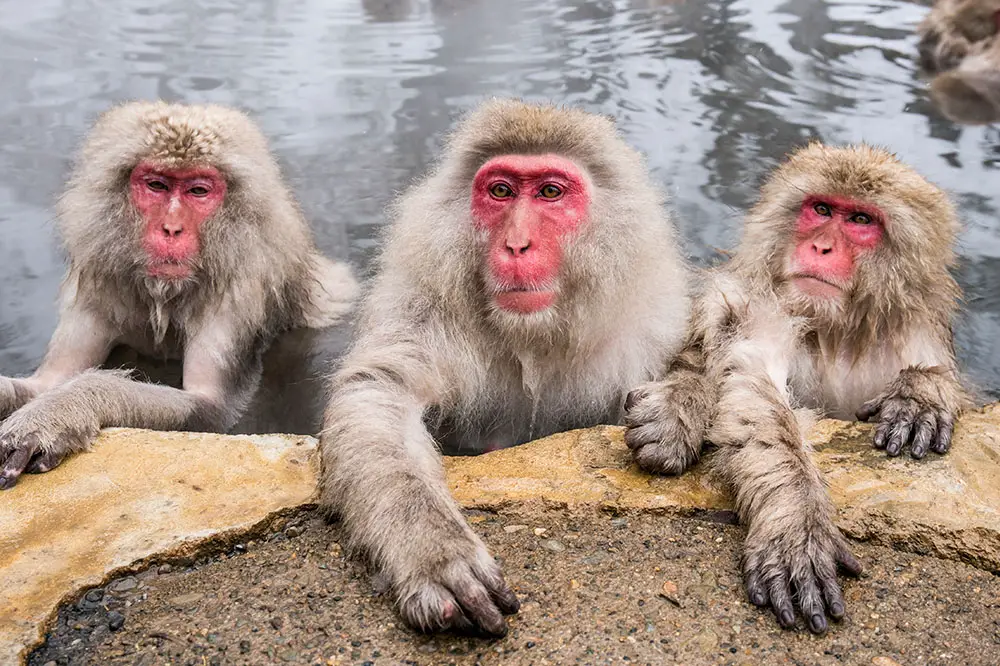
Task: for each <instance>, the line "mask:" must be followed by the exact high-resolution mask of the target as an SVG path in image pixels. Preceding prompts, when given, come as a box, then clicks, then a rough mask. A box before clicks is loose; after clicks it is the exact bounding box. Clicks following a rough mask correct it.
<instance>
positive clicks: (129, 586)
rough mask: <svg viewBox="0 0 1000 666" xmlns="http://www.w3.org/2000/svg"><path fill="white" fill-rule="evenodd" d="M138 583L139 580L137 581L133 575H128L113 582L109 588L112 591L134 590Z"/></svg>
mask: <svg viewBox="0 0 1000 666" xmlns="http://www.w3.org/2000/svg"><path fill="white" fill-rule="evenodd" d="M138 585H139V581H137V580H136V579H135V578H134V577H133V576H128V577H126V578H122V579H121V580H116V581H115V582H113V583H111V585H109V586H108V589H110V590H111V591H112V592H128V591H129V590H134V589H135V588H136V587H137V586H138Z"/></svg>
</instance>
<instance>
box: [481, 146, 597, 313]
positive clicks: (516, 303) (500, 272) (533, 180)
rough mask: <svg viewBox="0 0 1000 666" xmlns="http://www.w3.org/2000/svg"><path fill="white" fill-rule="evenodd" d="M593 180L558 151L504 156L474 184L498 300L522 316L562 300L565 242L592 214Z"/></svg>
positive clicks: (483, 170) (489, 165)
mask: <svg viewBox="0 0 1000 666" xmlns="http://www.w3.org/2000/svg"><path fill="white" fill-rule="evenodd" d="M589 206H590V184H589V182H588V180H587V179H586V177H585V176H584V175H583V172H582V171H581V170H580V169H579V167H577V166H576V164H574V163H573V161H572V160H569V159H566V158H565V157H560V156H558V155H504V156H501V157H495V158H493V159H491V160H490V161H488V162H487V163H486V164H484V165H483V166H482V167H480V169H479V171H478V172H477V173H476V177H475V179H474V180H473V182H472V218H473V220H474V221H475V225H476V228H478V229H483V230H485V231H486V232H487V233H488V234H489V250H488V257H487V261H488V267H489V273H490V277H491V278H492V282H493V284H492V285H491V286H492V287H493V288H494V290H495V293H494V296H493V299H494V303H495V304H496V305H497V306H498V307H499V308H501V309H503V310H507V311H510V312H517V313H520V314H531V313H533V312H541V311H542V310H545V309H546V308H548V307H551V306H552V305H553V304H554V303H555V302H556V297H557V293H556V291H555V290H554V289H553V286H554V284H555V282H556V278H557V277H558V275H559V265H560V263H561V261H562V243H563V240H564V237H565V236H566V235H567V234H570V233H572V232H573V231H575V230H576V228H577V227H578V226H579V225H580V223H581V222H582V221H583V220H585V219H586V218H587V211H588V209H589Z"/></svg>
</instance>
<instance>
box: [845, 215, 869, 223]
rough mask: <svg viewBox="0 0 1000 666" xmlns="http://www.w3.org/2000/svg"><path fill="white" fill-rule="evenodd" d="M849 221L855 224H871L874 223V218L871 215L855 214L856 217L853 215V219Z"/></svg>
mask: <svg viewBox="0 0 1000 666" xmlns="http://www.w3.org/2000/svg"><path fill="white" fill-rule="evenodd" d="M848 219H849V221H851V222H853V223H854V224H871V223H872V216H871V215H869V214H868V213H855V214H854V215H851V217H850V218H848Z"/></svg>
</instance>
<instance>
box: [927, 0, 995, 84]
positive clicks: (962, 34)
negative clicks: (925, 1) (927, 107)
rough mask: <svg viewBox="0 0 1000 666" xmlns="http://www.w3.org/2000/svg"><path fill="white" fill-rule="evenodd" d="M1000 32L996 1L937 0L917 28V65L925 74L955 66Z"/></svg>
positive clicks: (985, 45) (981, 48) (986, 46)
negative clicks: (921, 67)
mask: <svg viewBox="0 0 1000 666" xmlns="http://www.w3.org/2000/svg"><path fill="white" fill-rule="evenodd" d="M998 33H1000V0H938V1H937V2H936V3H934V7H933V8H931V10H930V12H928V13H927V16H926V17H924V20H923V21H922V22H921V23H920V25H919V26H918V27H917V34H918V35H919V37H920V41H919V43H918V45H917V49H918V52H919V54H920V64H921V66H923V68H924V69H925V70H927V71H928V72H932V73H936V72H944V71H947V70H949V69H953V68H955V67H958V65H959V64H960V63H961V62H962V61H963V60H964V59H965V58H966V57H967V56H969V55H974V54H975V53H978V52H981V51H983V50H984V49H987V48H989V45H990V44H991V43H992V42H993V41H995V40H996V38H997V34H998Z"/></svg>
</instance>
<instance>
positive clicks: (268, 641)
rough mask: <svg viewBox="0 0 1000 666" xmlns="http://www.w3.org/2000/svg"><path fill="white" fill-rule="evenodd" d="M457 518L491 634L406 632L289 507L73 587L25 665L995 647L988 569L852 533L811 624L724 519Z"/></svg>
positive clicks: (834, 660) (884, 661)
mask: <svg viewBox="0 0 1000 666" xmlns="http://www.w3.org/2000/svg"><path fill="white" fill-rule="evenodd" d="M467 516H468V518H469V520H470V522H471V523H472V525H473V528H474V529H475V530H476V531H477V532H478V533H479V534H481V535H482V536H483V537H484V538H485V539H486V542H487V543H488V544H489V546H490V548H491V549H492V552H493V554H494V555H495V556H497V557H499V558H501V559H502V561H503V566H504V571H505V574H506V576H507V580H508V582H509V583H510V584H511V585H512V587H513V588H514V590H515V591H516V592H517V594H518V597H519V598H520V600H521V604H522V610H521V612H520V613H519V614H518V615H516V616H513V617H512V618H510V620H509V626H510V632H509V634H508V635H507V637H506V638H503V639H499V640H484V639H478V638H469V637H456V636H426V635H422V634H417V633H414V632H412V631H410V630H408V629H406V628H405V627H403V626H402V624H401V623H400V621H399V618H398V617H397V616H396V615H395V613H394V611H393V609H392V606H391V603H390V601H389V599H388V598H386V597H385V596H384V595H382V594H380V593H378V592H377V591H376V590H375V586H374V584H373V582H372V579H371V578H370V576H369V575H368V574H367V573H366V571H365V570H364V568H363V567H362V566H361V565H360V564H358V563H357V562H355V561H354V560H351V559H348V558H346V557H345V553H344V550H343V548H342V547H341V545H340V539H341V536H342V535H341V532H340V529H339V527H337V526H336V525H333V526H331V525H328V524H326V523H325V522H324V521H322V520H321V519H320V518H318V517H317V516H316V515H315V513H314V512H304V513H302V514H300V515H298V516H296V517H294V518H292V519H291V521H290V523H289V525H286V526H285V529H284V530H283V531H281V532H276V533H273V534H270V535H268V536H265V537H262V538H261V539H259V540H255V541H251V542H248V543H246V544H240V545H241V546H244V547H242V548H234V549H233V550H232V551H230V552H229V553H227V554H223V555H220V556H215V557H212V558H206V559H203V560H200V561H198V562H195V563H194V564H193V565H191V566H179V567H175V568H173V570H171V571H169V572H166V573H162V574H161V573H158V572H157V569H156V568H150V569H148V570H146V571H143V572H141V573H139V574H137V575H136V576H135V581H136V585H135V587H131V588H130V589H126V590H122V586H121V584H120V583H121V580H124V579H119V580H116V581H112V582H111V583H110V584H108V585H106V586H104V587H103V588H100V589H97V590H89V591H86V592H85V593H83V594H82V595H81V600H83V601H80V602H77V603H72V604H68V605H65V606H64V607H63V608H62V609H61V611H60V613H59V616H58V619H57V621H56V623H55V625H54V627H53V629H52V631H51V633H50V634H49V637H48V640H47V642H46V643H45V645H44V646H42V647H41V648H39V649H38V650H36V651H35V652H34V653H33V654H32V655H31V657H30V660H29V663H30V664H32V665H33V666H43V665H45V664H50V663H52V662H54V663H55V664H58V665H63V664H73V665H75V664H129V665H151V664H162V663H172V664H190V665H195V664H198V665H201V664H275V663H277V664H281V663H293V664H359V665H360V664H402V663H405V664H477V663H481V664H501V663H502V664H546V663H548V664H563V663H580V664H604V663H639V664H660V663H671V662H674V661H677V662H680V663H684V664H753V665H759V664H773V663H798V664H876V665H878V666H893V664H940V665H942V666H943V665H945V664H949V665H950V664H982V663H990V662H989V659H990V657H988V656H987V655H997V654H1000V577H997V576H995V575H991V574H989V573H987V572H984V571H982V570H979V569H975V568H972V567H970V566H968V565H965V564H962V563H958V562H950V561H942V560H936V559H932V558H928V557H923V556H919V555H912V554H908V553H902V552H898V551H894V550H890V549H888V548H885V547H880V546H871V545H866V544H855V553H856V555H857V556H858V557H859V558H860V559H861V560H862V561H863V563H864V565H865V567H866V571H865V573H864V574H863V576H862V578H860V579H858V580H852V579H844V580H843V582H844V592H845V599H846V601H847V604H848V609H847V610H848V617H847V618H846V619H845V621H844V622H842V623H840V624H833V625H831V628H830V631H829V632H828V633H827V634H826V635H825V636H822V637H814V636H812V635H811V634H809V632H808V631H807V630H806V629H805V628H804V627H802V625H801V622H800V623H799V626H798V627H797V628H796V629H795V630H792V631H782V630H781V629H779V628H778V626H777V624H776V622H775V621H774V619H773V616H772V615H771V614H770V613H769V612H767V611H761V610H758V609H756V608H754V607H753V606H752V605H750V604H749V603H748V602H747V601H746V599H745V597H744V593H743V590H742V585H741V581H740V577H739V575H738V569H737V567H738V558H739V546H740V543H741V540H742V535H743V532H742V529H741V528H739V527H736V526H733V525H727V524H723V523H717V522H709V521H704V520H697V519H684V518H676V517H668V516H655V515H648V514H640V513H635V512H624V513H620V514H617V515H615V514H610V513H606V512H601V511H599V510H596V509H586V508H579V509H556V508H551V507H550V508H546V506H544V505H543V504H542V503H539V502H531V503H528V504H525V505H523V506H521V507H520V508H518V509H510V510H506V509H505V510H501V511H499V512H489V511H470V512H467ZM289 526H294V527H296V528H297V529H296V530H294V531H293V533H295V532H299V536H296V537H293V538H289V537H288V536H287V535H288V532H289V530H288V527H289ZM520 526H525V527H523V528H522V527H520ZM515 527H517V528H518V529H512V528H515ZM538 531H541V534H536V532H538ZM552 541H558V542H559V543H560V544H562V545H563V549H562V550H560V549H553V548H551V542H552ZM547 544H548V545H547ZM126 587H128V586H127V585H126ZM664 590H666V593H665V592H664ZM89 598H99V599H100V601H99V602H96V603H89V602H87V601H86V600H87V599H89ZM119 616H120V617H123V618H124V624H123V625H122V626H121V627H120V628H118V630H117V631H116V630H115V629H114V626H115V625H116V624H117V623H118V622H120V620H119ZM984 659H985V661H984Z"/></svg>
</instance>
